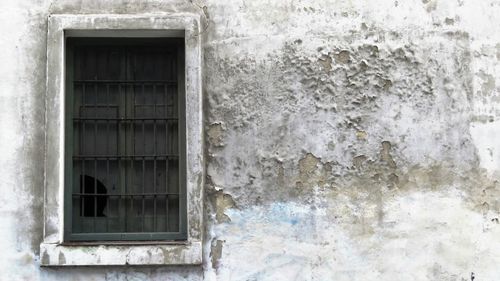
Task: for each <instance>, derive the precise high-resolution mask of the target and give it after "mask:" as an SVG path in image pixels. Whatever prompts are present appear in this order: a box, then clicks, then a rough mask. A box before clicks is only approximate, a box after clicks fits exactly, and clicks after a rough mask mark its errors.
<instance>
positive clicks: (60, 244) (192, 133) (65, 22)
mask: <svg viewBox="0 0 500 281" xmlns="http://www.w3.org/2000/svg"><path fill="white" fill-rule="evenodd" d="M199 27H200V17H199V15H197V14H190V13H179V14H169V15H105V14H103V15H51V16H49V18H48V33H47V83H46V97H45V100H46V105H45V107H46V108H45V109H46V116H45V131H46V136H45V163H44V169H45V180H44V233H43V242H42V243H41V245H40V265H42V266H77V265H131V264H137V265H159V264H162V265H164V264H172V265H181V264H201V263H202V240H203V185H204V165H203V159H204V155H203V114H202V92H201V61H202V58H201V56H202V54H201V42H200V41H201V40H200V28H199ZM67 36H71V37H131V38H140V37H179V36H181V37H184V52H185V57H184V60H185V61H184V82H185V83H184V93H185V115H184V117H185V139H186V142H185V151H184V152H182V153H183V154H184V159H185V163H184V165H185V173H186V176H185V179H184V184H185V190H186V209H187V218H186V225H187V239H185V240H183V241H174V240H171V241H168V240H161V241H160V240H157V241H155V240H147V241H92V242H68V239H67V238H68V237H67V235H68V234H67V233H65V231H64V230H65V213H64V206H65V204H64V198H65V196H66V195H67V193H66V192H65V179H66V177H65V155H66V153H65V152H66V151H65V149H66V145H65V135H66V134H65V132H66V129H67V128H66V125H67V124H66V122H65V119H66V114H65V104H66V90H67V89H66V84H65V83H66V79H65V78H66V68H65V67H66V64H65V61H66V58H65V56H66V53H65V51H66V45H65V38H66V37H67Z"/></svg>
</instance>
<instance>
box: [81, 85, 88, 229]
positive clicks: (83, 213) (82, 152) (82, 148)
mask: <svg viewBox="0 0 500 281" xmlns="http://www.w3.org/2000/svg"><path fill="white" fill-rule="evenodd" d="M85 91H86V84H85V83H83V84H82V107H80V117H85V106H86V105H85ZM84 119H85V118H82V120H81V121H82V134H81V138H82V139H81V142H80V145H81V146H80V155H85V126H86V125H87V124H86V123H85V120H84ZM81 177H82V178H81V181H80V182H81V185H82V186H81V187H80V191H81V193H82V194H84V195H80V196H81V197H82V198H81V204H82V205H81V208H82V212H81V220H82V223H83V220H84V219H85V202H86V200H87V198H86V197H85V193H87V192H86V190H85V157H82V175H81Z"/></svg>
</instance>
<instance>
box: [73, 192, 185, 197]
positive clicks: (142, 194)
mask: <svg viewBox="0 0 500 281" xmlns="http://www.w3.org/2000/svg"><path fill="white" fill-rule="evenodd" d="M171 195H173V196H179V195H182V194H181V193H164V192H163V193H126V194H102V193H98V194H94V193H73V196H74V197H76V196H85V197H92V196H108V197H127V196H130V197H140V196H171Z"/></svg>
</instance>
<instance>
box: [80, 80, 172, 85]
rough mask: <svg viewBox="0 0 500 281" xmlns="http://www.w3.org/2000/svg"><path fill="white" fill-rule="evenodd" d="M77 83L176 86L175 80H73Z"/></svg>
mask: <svg viewBox="0 0 500 281" xmlns="http://www.w3.org/2000/svg"><path fill="white" fill-rule="evenodd" d="M73 82H74V83H75V84H78V83H81V84H83V83H85V84H91V83H110V84H177V80H74V81H73Z"/></svg>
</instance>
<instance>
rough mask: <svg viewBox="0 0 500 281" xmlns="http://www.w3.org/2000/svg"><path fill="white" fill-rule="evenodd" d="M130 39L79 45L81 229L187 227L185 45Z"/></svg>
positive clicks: (75, 173) (76, 205)
mask: <svg viewBox="0 0 500 281" xmlns="http://www.w3.org/2000/svg"><path fill="white" fill-rule="evenodd" d="M83 42H88V41H83ZM127 42H128V44H127V43H125V44H124V43H123V42H121V43H120V44H116V43H112V44H106V42H103V41H102V40H101V41H99V40H98V41H97V43H96V44H92V43H87V44H85V43H83V44H75V47H74V49H73V67H72V71H73V73H72V77H73V79H72V92H73V94H72V100H73V102H72V103H73V105H72V106H73V108H72V117H71V119H72V120H71V121H72V124H73V142H72V146H73V149H72V150H73V155H72V178H73V184H72V218H73V219H72V233H74V234H85V233H91V234H99V233H105V234H109V233H122V234H123V233H125V234H126V233H135V234H140V233H169V232H174V233H175V232H179V231H180V220H181V212H182V211H181V209H182V207H183V206H181V197H182V195H183V192H182V188H181V184H180V171H179V166H180V162H179V156H180V149H179V147H180V145H181V144H180V141H179V140H180V139H179V120H180V119H179V101H178V83H177V81H178V65H177V54H178V50H177V48H178V47H177V45H175V44H169V43H168V42H166V43H165V42H163V43H162V44H158V43H154V44H151V42H154V41H151V42H149V44H147V42H146V43H144V42H140V44H138V43H137V42H133V44H131V43H130V41H127ZM83 237H85V236H83ZM97 237H99V236H97ZM102 237H108V236H101V238H102ZM109 237H111V238H112V239H117V240H120V239H126V238H127V235H120V236H109ZM113 237H114V238H113ZM138 237H139V238H140V237H151V236H147V235H146V236H138Z"/></svg>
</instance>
